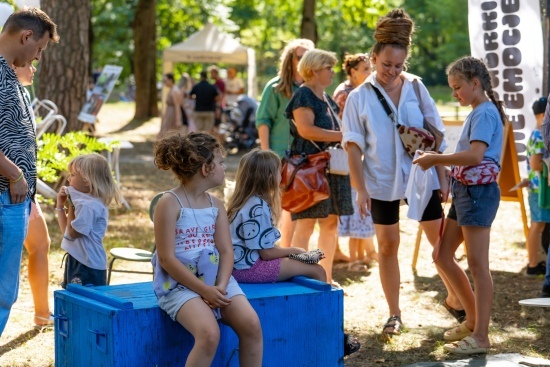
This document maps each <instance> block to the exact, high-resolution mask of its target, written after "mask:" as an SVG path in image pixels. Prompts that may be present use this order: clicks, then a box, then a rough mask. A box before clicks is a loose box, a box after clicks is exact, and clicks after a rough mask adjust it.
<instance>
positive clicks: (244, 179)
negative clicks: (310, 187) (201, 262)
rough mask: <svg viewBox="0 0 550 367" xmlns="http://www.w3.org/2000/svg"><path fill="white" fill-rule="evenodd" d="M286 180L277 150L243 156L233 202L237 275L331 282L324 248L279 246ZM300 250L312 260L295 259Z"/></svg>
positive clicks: (243, 279)
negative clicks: (282, 190) (309, 249)
mask: <svg viewBox="0 0 550 367" xmlns="http://www.w3.org/2000/svg"><path fill="white" fill-rule="evenodd" d="M280 182H281V160H280V159H279V157H278V156H277V154H275V153H274V152H273V151H270V150H259V149H255V150H252V151H250V152H248V153H246V154H245V155H244V156H243V157H242V158H241V160H240V162H239V168H238V169H237V177H236V180H235V191H234V193H233V196H232V197H231V199H230V200H229V204H228V206H227V215H228V217H229V222H230V223H229V229H230V230H231V240H232V241H233V252H234V256H235V259H234V260H235V264H234V265H233V268H234V270H233V276H234V277H235V279H237V281H238V282H240V283H275V282H282V281H285V280H288V279H290V278H292V277H295V276H298V275H304V276H306V277H309V278H313V279H316V280H320V281H323V282H326V280H327V276H326V273H325V270H324V269H323V268H322V267H321V265H318V264H316V262H318V261H319V260H321V259H322V258H323V257H324V255H323V254H322V252H320V251H319V250H318V251H315V252H311V253H309V254H307V253H306V250H304V249H302V248H300V247H284V248H283V247H279V246H275V242H277V241H278V240H279V239H280V238H281V234H280V233H279V230H278V229H277V227H275V226H276V224H277V221H278V219H279V216H280V214H281V209H280V208H281V194H280V189H279V185H280ZM299 254H303V255H302V256H301V257H304V258H305V259H304V260H305V261H307V260H308V259H309V260H310V262H311V263H309V264H308V263H304V262H300V261H298V260H295V259H293V257H295V256H296V255H299ZM308 255H309V256H308ZM298 259H300V257H298Z"/></svg>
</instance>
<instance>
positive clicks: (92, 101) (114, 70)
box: [78, 65, 122, 125]
mask: <svg viewBox="0 0 550 367" xmlns="http://www.w3.org/2000/svg"><path fill="white" fill-rule="evenodd" d="M121 72H122V66H115V65H105V67H104V68H103V70H102V71H101V74H100V75H99V77H98V78H97V82H96V84H95V86H94V89H93V90H92V94H91V96H90V98H88V100H87V101H86V104H84V107H82V110H81V111H80V114H79V115H78V120H80V121H82V122H83V123H85V124H90V125H93V124H94V123H95V121H96V118H97V114H98V112H99V109H100V108H101V106H103V103H105V102H106V101H107V98H109V95H110V94H111V91H112V90H113V88H114V86H115V83H116V81H117V79H118V77H119V75H120V73H121Z"/></svg>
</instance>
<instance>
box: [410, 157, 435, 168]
mask: <svg viewBox="0 0 550 367" xmlns="http://www.w3.org/2000/svg"><path fill="white" fill-rule="evenodd" d="M418 154H419V156H418V158H416V159H415V160H414V161H413V164H418V165H419V166H420V168H422V169H423V170H424V171H425V170H427V169H428V168H430V167H432V166H433V163H432V156H433V155H434V154H436V153H435V152H418Z"/></svg>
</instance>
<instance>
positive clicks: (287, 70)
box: [256, 39, 315, 247]
mask: <svg viewBox="0 0 550 367" xmlns="http://www.w3.org/2000/svg"><path fill="white" fill-rule="evenodd" d="M313 48H315V45H314V44H313V42H312V41H310V40H308V39H296V40H293V41H290V42H289V43H288V44H287V45H286V47H285V48H284V50H283V52H282V54H281V59H280V67H279V73H278V75H277V76H276V77H275V78H273V79H271V80H270V81H269V82H268V83H267V85H266V86H265V88H264V91H263V93H262V101H261V102H260V106H259V107H258V112H257V114H256V127H257V128H258V136H259V138H260V146H261V148H262V149H271V150H273V151H274V152H275V153H277V155H278V156H279V158H282V157H284V155H285V150H286V149H288V145H289V142H290V139H291V137H290V125H289V121H288V118H287V117H286V116H285V109H286V107H287V106H288V102H289V101H290V98H291V97H292V95H293V93H294V92H296V90H298V88H299V87H300V85H301V84H302V83H303V82H304V79H303V78H302V76H301V75H300V73H299V72H298V63H299V62H300V60H301V59H302V57H303V56H304V54H305V53H306V51H308V50H311V49H313ZM279 226H280V227H279V229H280V231H281V240H280V243H279V244H280V245H281V247H289V246H291V240H292V235H293V234H294V228H295V223H294V222H293V221H292V220H291V218H290V213H289V212H287V211H285V210H283V212H282V214H281V220H280V224H279Z"/></svg>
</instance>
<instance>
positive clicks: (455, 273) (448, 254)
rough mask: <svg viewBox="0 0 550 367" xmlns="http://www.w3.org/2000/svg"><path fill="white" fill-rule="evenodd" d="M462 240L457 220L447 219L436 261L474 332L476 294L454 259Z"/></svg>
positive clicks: (469, 326)
mask: <svg viewBox="0 0 550 367" xmlns="http://www.w3.org/2000/svg"><path fill="white" fill-rule="evenodd" d="M462 238H463V234H462V229H461V228H460V227H459V226H458V224H457V222H456V220H454V219H450V218H447V219H445V229H444V231H443V238H442V241H441V249H440V250H439V256H437V258H435V259H434V261H435V264H436V266H437V268H438V270H439V272H440V274H445V276H446V278H447V280H448V281H449V284H450V285H451V286H452V288H453V290H454V292H455V294H456V295H457V297H458V299H459V301H460V303H461V304H462V306H463V307H464V310H465V311H466V326H467V327H468V328H469V329H470V330H473V328H474V325H475V320H476V316H475V301H474V293H473V291H472V287H471V285H470V280H469V279H468V276H467V275H466V272H465V271H464V269H462V267H460V265H458V263H457V262H456V260H455V257H454V255H455V252H456V249H457V248H458V246H459V245H460V243H461V242H462ZM469 250H470V249H469V248H468V251H469ZM468 256H469V254H468Z"/></svg>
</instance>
